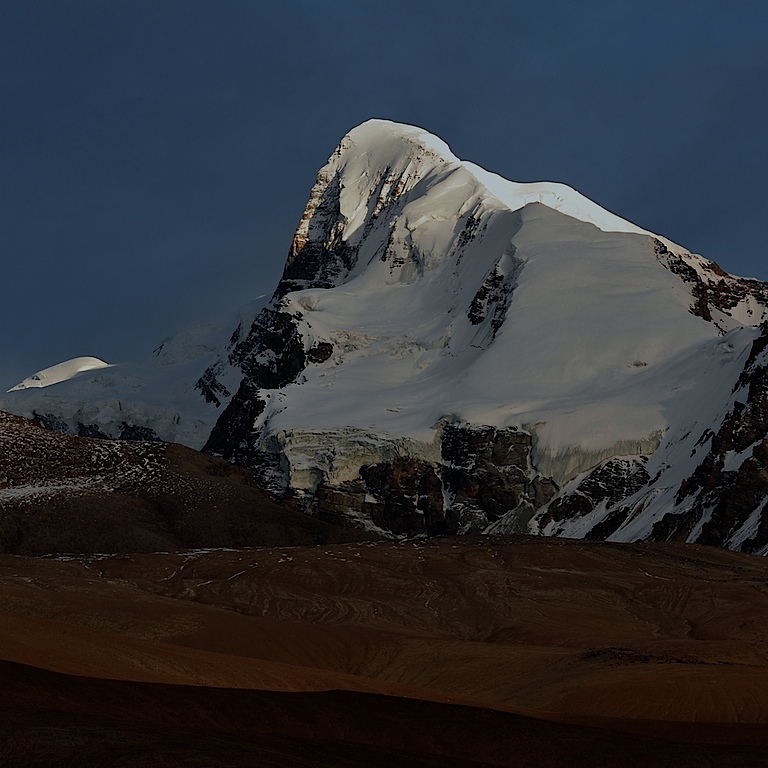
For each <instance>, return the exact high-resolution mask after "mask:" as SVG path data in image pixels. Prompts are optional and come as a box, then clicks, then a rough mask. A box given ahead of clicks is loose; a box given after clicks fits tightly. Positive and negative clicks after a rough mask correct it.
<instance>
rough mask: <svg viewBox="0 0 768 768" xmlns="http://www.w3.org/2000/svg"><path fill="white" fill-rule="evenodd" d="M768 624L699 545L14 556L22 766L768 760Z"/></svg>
mask: <svg viewBox="0 0 768 768" xmlns="http://www.w3.org/2000/svg"><path fill="white" fill-rule="evenodd" d="M766 616H768V563H766V562H765V561H764V560H763V559H761V558H756V557H749V556H744V555H738V554H734V553H731V552H727V551H723V550H716V549H708V548H703V547H696V546H690V545H682V544H662V545H648V544H632V545H610V544H596V543H586V542H575V541H565V540H545V539H528V538H508V537H484V538H483V539H482V540H479V539H476V538H471V537H461V538H448V539H436V540H432V541H430V542H428V543H408V544H392V543H358V544H346V545H336V546H319V547H317V546H312V547H295V548H269V549H267V548H257V549H242V550H230V551H223V550H219V551H207V552H202V551H188V552H179V553H175V554H149V555H118V556H90V557H80V558H77V559H67V560H52V559H35V558H25V557H9V556H4V557H0V659H1V660H2V662H1V663H0V684H1V685H2V691H3V696H2V697H1V699H0V734H2V736H0V763H2V764H3V765H8V766H35V767H36V768H37V767H40V768H42V766H74V765H76V766H85V767H86V768H90V767H91V766H107V765H109V766H110V767H113V766H117V767H125V768H138V766H153V767H154V766H278V765H279V766H281V767H282V768H292V767H293V766H361V765H365V766H394V765H407V766H448V767H449V768H453V767H456V768H458V767H459V766H460V767H462V768H464V767H466V768H469V766H525V767H526V768H543V767H544V766H590V768H595V767H597V768H600V767H601V766H606V767H607V766H611V768H613V766H637V767H638V768H640V766H643V768H645V767H646V766H696V767H697V768H699V767H700V766H760V765H768V752H766V747H768V726H766V723H768V623H767V622H768V619H766Z"/></svg>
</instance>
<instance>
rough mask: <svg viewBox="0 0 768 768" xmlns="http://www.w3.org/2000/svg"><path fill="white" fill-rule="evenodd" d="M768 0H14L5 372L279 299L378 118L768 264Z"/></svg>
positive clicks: (726, 259)
mask: <svg viewBox="0 0 768 768" xmlns="http://www.w3.org/2000/svg"><path fill="white" fill-rule="evenodd" d="M767 50H768V3H766V2H765V0H754V1H751V0H741V1H740V0H730V1H729V2H715V1H713V0H698V1H697V2H691V1H689V0H675V2H672V3H670V2H668V0H665V1H664V2H661V1H658V0H637V1H636V0H580V2H572V0H567V1H565V0H563V1H560V0H539V2H530V1H529V0H528V1H526V2H516V1H515V0H503V1H497V0H473V1H472V2H456V1H452V0H439V1H437V0H408V1H405V0H389V1H387V0H376V2H368V1H367V0H312V1H310V0H280V2H270V3H266V2H259V1H257V0H2V1H1V2H0V61H1V63H2V66H1V67H0V89H1V94H2V105H3V112H2V119H1V120H0V266H1V267H2V281H1V282H0V344H1V345H2V346H0V388H2V389H6V388H7V387H8V386H10V385H12V384H15V383H16V382H17V381H18V380H20V379H21V378H24V377H25V376H27V375H28V374H30V373H32V372H34V371H35V370H38V369H40V368H43V367H46V366H48V365H52V364H54V363H57V362H60V361H61V360H64V359H67V358H70V357H75V356H79V355H95V356H98V357H102V358H103V359H105V360H107V361H109V362H119V361H121V360H126V359H135V358H138V357H141V356H143V355H145V354H147V353H149V352H150V351H151V350H152V349H153V348H154V347H155V346H157V345H158V344H159V343H160V342H161V341H162V340H163V338H164V337H165V336H167V335H168V334H170V333H171V332H173V331H174V330H176V329H177V328H179V327H180V326H182V325H185V324H187V323H189V322H192V321H195V320H206V319H208V318H210V317H211V316H217V315H221V314H222V313H226V312H227V311H229V310H232V311H234V310H235V309H236V308H237V307H238V306H240V305H241V304H243V303H245V302H246V301H248V300H250V299H251V298H253V297H255V296H257V295H259V294H262V293H269V292H271V290H272V288H273V287H274V284H275V282H276V280H277V279H278V277H279V274H280V272H281V269H282V265H283V261H284V259H285V255H286V253H287V249H288V245H289V243H290V240H291V237H292V234H293V230H294V228H295V226H296V224H297V223H298V220H299V217H300V215H301V212H302V210H303V207H304V203H305V201H306V198H307V195H308V192H309V189H310V187H311V185H312V183H313V181H314V177H315V174H316V172H317V170H318V168H319V167H320V166H321V165H323V164H324V162H325V160H326V158H327V157H328V155H329V154H330V153H331V152H332V151H333V149H334V147H335V146H336V144H337V143H338V141H339V139H340V138H341V137H342V136H343V135H344V134H345V133H346V132H347V131H348V130H349V129H351V128H352V127H353V126H355V125H357V124H358V123H360V122H362V121H364V120H366V119H368V118H369V117H382V118H389V119H392V120H398V121H401V122H406V123H412V124H415V125H419V126H421V127H423V128H426V129H428V130H430V131H431V132H433V133H436V134H437V135H439V136H440V137H441V138H443V139H444V140H445V141H446V142H447V143H448V144H449V145H450V146H451V148H452V149H453V151H454V153H455V154H457V155H458V156H459V157H461V158H464V159H467V160H472V161H474V162H476V163H478V164H480V165H482V166H484V167H486V168H488V169H489V170H492V171H495V172H497V173H500V174H502V175H503V176H506V177H507V178H510V179H514V180H516V181H537V180H550V181H561V182H564V183H566V184H569V185H571V186H573V187H575V188H576V189H578V190H579V191H581V192H582V193H583V194H586V195H587V196H588V197H591V198H592V199H593V200H595V201H597V202H598V203H600V204H601V205H603V206H604V207H606V208H608V209H610V210H612V211H613V212H615V213H618V214H619V215H621V216H623V217H624V218H628V219H630V220H631V221H633V222H635V223H636V224H638V225H640V226H642V227H645V228H647V229H650V230H653V231H655V232H658V233H659V234H662V235H665V236H667V237H669V238H670V239H672V240H674V241H676V242H678V243H680V244H682V245H684V246H686V247H687V248H689V249H691V250H693V251H695V252H698V253H702V254H703V255H705V256H707V257H708V258H711V259H714V260H715V261H718V262H719V263H720V264H721V265H722V266H723V267H724V268H726V269H727V270H729V271H731V272H735V273H737V274H746V275H751V276H756V277H760V278H763V279H768V261H767V260H766V256H767V255H768V254H767V253H766V245H765V239H766V238H765V229H766V221H767V220H768V219H767V217H766V213H765V212H766V209H768V191H766V185H765V180H766V178H768V152H767V151H766V147H765V134H766V124H767V123H768V119H767V118H768V55H766V51H767Z"/></svg>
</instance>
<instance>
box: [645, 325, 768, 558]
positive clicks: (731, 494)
mask: <svg viewBox="0 0 768 768" xmlns="http://www.w3.org/2000/svg"><path fill="white" fill-rule="evenodd" d="M767 346H768V324H764V325H763V326H762V329H761V334H760V336H758V337H757V339H755V341H754V342H753V345H752V349H751V351H750V355H749V358H748V360H747V364H746V365H745V368H744V371H743V373H742V375H741V377H740V378H739V381H738V382H737V384H736V387H735V391H734V402H733V406H732V408H731V410H730V411H729V412H728V413H727V414H726V416H725V418H724V419H723V421H722V424H721V425H720V427H719V429H718V430H717V432H708V433H705V435H703V436H702V437H703V439H702V440H701V442H702V445H705V446H706V444H707V443H708V444H709V449H708V450H707V452H706V455H705V456H704V458H703V460H702V461H701V463H700V464H699V465H698V466H697V467H696V469H695V470H694V472H693V473H692V474H691V475H690V476H689V477H688V478H686V479H685V480H684V481H683V482H682V483H681V485H680V488H679V490H678V492H677V496H676V498H675V508H674V509H672V510H670V511H669V512H668V513H667V514H665V515H664V516H663V517H662V518H661V519H660V520H659V521H658V522H657V523H656V524H655V525H654V526H653V531H652V538H653V539H655V540H666V541H668V540H693V541H696V542H698V543H700V544H711V545H714V546H721V547H722V546H728V547H731V548H734V549H740V550H742V551H744V552H758V551H763V550H764V549H765V548H766V546H768V515H765V514H763V512H764V509H765V506H766V501H768V353H767V352H766V347H767Z"/></svg>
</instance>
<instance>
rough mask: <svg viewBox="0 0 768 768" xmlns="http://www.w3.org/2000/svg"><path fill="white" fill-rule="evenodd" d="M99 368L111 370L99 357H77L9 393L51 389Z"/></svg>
mask: <svg viewBox="0 0 768 768" xmlns="http://www.w3.org/2000/svg"><path fill="white" fill-rule="evenodd" d="M99 368H109V363H105V362H104V361H103V360H99V358H98V357H75V358H73V359H72V360H65V361H64V362H63V363H58V364H57V365H52V366H51V367H50V368H45V369H44V370H42V371H38V372H37V373H33V374H32V375H31V376H29V377H27V378H26V379H24V381H22V382H19V383H18V384H17V385H16V386H15V387H11V388H10V389H9V390H8V391H9V392H16V391H17V390H20V389H30V388H32V387H38V388H39V387H50V386H51V385H52V384H60V383H61V382H62V381H69V380H70V379H72V378H74V377H75V376H77V374H78V373H83V372H85V371H94V370H97V369H99Z"/></svg>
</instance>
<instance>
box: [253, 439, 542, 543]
mask: <svg viewBox="0 0 768 768" xmlns="http://www.w3.org/2000/svg"><path fill="white" fill-rule="evenodd" d="M441 429H442V431H441V435H440V455H439V458H438V457H433V458H432V459H429V458H425V456H427V455H428V451H425V450H422V451H418V453H419V454H420V456H421V458H415V457H413V456H408V455H405V456H397V455H393V454H392V453H391V451H392V448H393V445H391V444H390V445H389V446H388V447H384V446H378V447H377V446H375V445H372V446H371V447H370V448H369V451H370V452H369V453H368V456H375V455H377V454H378V455H382V456H386V455H387V454H389V456H390V458H389V459H388V460H386V461H380V462H377V463H374V464H368V463H364V460H363V459H361V458H358V459H357V461H356V463H355V462H352V463H350V465H349V469H348V470H347V472H344V471H343V470H341V471H340V468H338V467H337V470H336V472H333V471H331V470H328V471H326V472H323V473H319V474H318V476H317V477H318V480H317V482H316V483H314V484H309V485H307V483H306V482H305V483H304V484H303V486H304V490H303V492H302V494H301V495H300V496H299V497H297V496H296V495H295V493H294V492H292V491H291V485H290V483H289V484H284V485H283V486H282V488H279V486H277V485H275V484H272V488H273V490H277V491H278V494H279V495H280V496H281V497H282V498H283V500H284V502H285V503H287V505H288V506H290V507H292V508H298V509H303V510H304V511H305V512H307V513H309V514H311V515H313V516H317V517H319V518H320V519H321V520H323V521H326V522H330V523H334V524H336V525H344V526H352V527H361V528H368V529H369V530H371V531H374V532H377V533H381V534H383V535H395V536H421V535H426V536H442V535H454V534H469V533H482V532H483V531H484V530H486V529H487V528H488V527H489V526H491V525H492V524H493V523H495V522H496V521H497V520H499V519H500V518H501V517H502V516H506V525H507V529H508V530H511V531H515V532H523V531H527V524H528V521H529V520H530V518H531V517H532V516H533V513H534V511H535V510H536V509H538V508H539V507H541V506H542V505H543V504H545V503H546V502H547V501H548V500H549V499H550V498H552V496H553V495H554V493H555V492H556V490H557V486H556V485H555V484H554V483H552V482H551V481H550V480H549V479H547V478H542V477H541V476H539V475H538V474H537V473H536V471H535V470H534V468H533V467H532V466H531V461H530V458H531V435H530V434H529V433H527V432H523V431H520V430H517V429H495V428H494V427H473V426H470V425H456V424H448V425H444V426H443V427H442V428H441ZM273 455H274V454H273ZM358 455H360V454H358ZM284 463H285V464H286V465H288V466H289V467H290V465H291V460H290V459H285V460H284ZM293 463H294V464H295V463H296V459H295V458H294V459H293ZM332 464H333V462H332V461H330V462H329V463H328V466H330V465H332ZM269 466H270V469H271V471H273V472H274V471H279V470H278V469H277V467H278V466H279V462H276V461H274V460H273V461H272V462H271V463H270V465H269ZM334 475H335V476H334ZM262 477H263V478H264V479H263V480H262V484H264V485H267V484H269V481H268V480H267V479H266V478H267V475H263V476H262Z"/></svg>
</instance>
